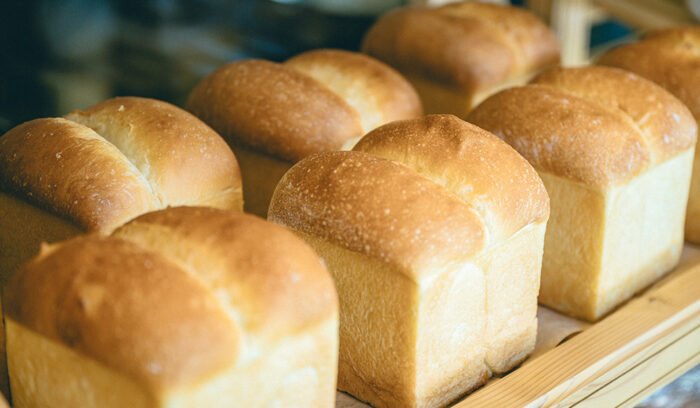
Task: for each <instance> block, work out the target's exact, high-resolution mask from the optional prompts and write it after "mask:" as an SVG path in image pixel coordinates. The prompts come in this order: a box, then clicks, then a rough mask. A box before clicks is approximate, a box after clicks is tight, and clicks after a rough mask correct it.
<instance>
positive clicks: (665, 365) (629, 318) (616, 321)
mask: <svg viewBox="0 0 700 408" xmlns="http://www.w3.org/2000/svg"><path fill="white" fill-rule="evenodd" d="M699 362H700V249H698V248H696V247H693V246H691V245H686V247H685V248H684V250H683V257H682V261H681V263H680V265H679V266H678V267H677V268H676V269H675V270H674V271H673V272H672V273H670V274H669V275H667V276H666V277H665V278H663V279H662V280H661V281H659V282H658V283H656V284H655V285H653V286H652V287H650V288H649V289H647V290H646V291H645V292H643V293H641V294H639V295H638V296H636V297H635V298H633V299H631V300H629V301H628V302H626V303H625V304H624V305H623V306H622V307H620V308H619V309H617V310H616V311H614V312H613V313H612V314H610V315H609V316H607V317H606V318H604V319H603V320H601V321H599V322H597V323H596V324H594V325H591V326H590V327H588V328H586V329H585V330H583V331H582V332H581V333H579V334H577V335H575V336H574V337H573V338H571V339H569V340H567V341H566V342H564V343H563V344H561V345H559V346H556V347H554V348H553V349H551V350H549V351H546V352H544V353H543V354H540V355H538V356H536V357H533V358H530V359H529V360H527V361H526V362H525V363H523V364H522V365H521V366H520V367H518V368H516V369H514V370H513V371H512V372H510V373H508V374H507V375H505V376H503V377H500V378H495V379H492V380H491V381H489V382H488V383H487V384H486V385H485V386H483V387H482V388H480V389H478V390H476V391H475V392H473V393H471V394H470V395H468V396H466V397H465V398H463V399H462V400H461V401H459V402H457V403H455V404H453V405H452V407H453V408H471V407H498V408H515V407H538V408H539V407H577V408H583V407H618V406H620V407H627V406H634V405H635V404H636V403H638V402H639V401H641V400H642V399H644V398H646V397H647V396H649V395H651V394H652V393H653V392H654V391H656V390H657V389H659V388H661V387H662V386H664V385H666V384H667V383H669V382H671V381H672V380H673V379H674V378H676V377H678V376H679V375H681V374H682V373H683V372H685V371H687V370H689V369H691V368H692V367H693V366H694V365H696V364H698V363H699ZM348 399H349V398H348ZM340 400H341V399H339V401H340ZM356 403H357V402H356ZM341 406H351V405H346V404H341V403H339V404H338V407H341ZM352 406H355V405H354V404H353V405H352Z"/></svg>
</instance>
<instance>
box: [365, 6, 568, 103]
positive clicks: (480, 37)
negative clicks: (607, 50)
mask: <svg viewBox="0 0 700 408" xmlns="http://www.w3.org/2000/svg"><path fill="white" fill-rule="evenodd" d="M362 49H363V51H364V52H366V53H368V54H369V55H372V56H374V57H376V58H378V59H380V60H382V61H385V62H387V63H388V64H389V65H392V66H394V67H396V68H397V69H398V70H399V71H401V72H403V73H406V74H413V75H422V76H426V77H429V78H431V79H433V80H435V81H438V82H441V83H445V84H447V85H452V86H456V87H460V88H463V89H466V90H470V91H471V92H472V93H476V92H479V91H481V90H484V89H488V88H491V87H493V86H496V85H497V84H499V83H501V82H503V81H506V80H507V79H509V78H513V77H517V76H520V75H523V74H524V73H526V72H528V71H533V70H538V69H541V68H543V67H546V66H551V65H554V64H556V63H557V62H558V61H559V46H558V44H557V41H556V38H555V37H554V35H553V34H552V32H551V31H550V30H549V29H548V28H547V26H546V25H545V24H544V23H542V22H541V21H539V20H538V19H537V18H536V17H534V16H533V15H532V14H530V13H528V12H526V11H524V10H521V9H518V8H516V7H510V6H499V5H493V4H484V3H480V2H465V3H459V4H450V5H447V6H443V7H440V8H436V9H429V8H412V7H409V8H402V9H398V10H396V11H392V12H390V13H388V14H386V15H384V16H383V17H382V18H380V19H379V21H378V22H377V23H376V24H375V25H374V26H373V27H372V28H371V29H370V31H369V32H368V33H367V35H366V37H365V40H364V43H363V45H362Z"/></svg>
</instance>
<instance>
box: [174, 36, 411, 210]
mask: <svg viewBox="0 0 700 408" xmlns="http://www.w3.org/2000/svg"><path fill="white" fill-rule="evenodd" d="M187 109H188V110H190V111H191V112H193V113H194V114H195V115H197V116H199V117H200V118H201V119H202V120H204V121H205V122H207V123H208V124H209V125H211V126H212V127H213V128H214V129H215V130H217V131H218V132H219V133H220V134H221V135H222V136H223V137H224V138H225V139H226V141H227V142H228V143H229V144H230V145H231V146H232V148H233V149H234V150H239V149H240V150H244V151H246V152H250V153H251V154H250V155H248V158H250V159H251V160H247V161H246V162H245V163H242V164H241V169H242V172H243V177H244V179H246V180H248V182H249V183H250V182H253V181H254V180H257V179H259V178H261V177H262V178H265V179H267V180H270V184H272V188H274V185H275V184H276V183H277V181H279V178H277V179H276V180H273V179H272V174H271V173H270V174H264V175H260V174H246V173H257V172H259V171H260V169H261V168H264V166H266V165H268V164H270V163H273V167H274V168H282V167H285V166H286V167H290V166H291V165H292V164H293V163H295V162H297V161H299V160H301V159H302V158H304V157H306V156H308V155H310V154H313V153H318V152H323V151H333V150H343V149H350V148H352V146H353V145H354V144H355V143H356V142H357V141H358V140H359V139H360V138H361V137H362V136H363V135H364V134H365V133H366V132H367V131H369V130H372V129H373V128H375V127H376V126H379V125H381V124H384V123H386V122H389V121H393V120H398V119H406V118H412V117H418V116H420V115H422V113H423V109H422V106H421V104H420V100H419V98H418V96H417V94H416V92H415V90H413V88H412V86H411V85H410V83H409V82H408V81H406V79H404V78H403V77H402V76H401V75H400V74H399V73H398V72H396V71H395V70H394V69H392V68H390V67H389V66H387V65H386V64H384V63H382V62H380V61H377V60H375V59H374V58H371V57H368V56H366V55H363V54H359V53H354V52H349V51H341V50H329V49H326V50H315V51H309V52H306V53H303V54H300V55H297V56H295V57H293V58H291V59H290V60H288V61H286V62H284V63H281V64H279V63H274V62H270V61H264V60H244V61H238V62H234V63H231V64H228V65H225V66H223V67H220V68H219V69H217V70H215V71H214V72H213V73H211V74H210V75H208V76H207V77H205V78H204V79H203V80H202V81H201V82H200V83H199V84H198V85H197V87H196V88H195V89H194V90H193V91H192V93H191V94H190V97H189V100H188V102H187ZM273 173H275V174H276V173H277V172H273ZM280 176H281V174H280ZM244 184H245V183H244ZM244 188H245V189H246V191H248V192H251V191H260V193H254V194H256V197H255V198H254V199H253V201H251V202H247V204H246V206H245V210H246V211H247V212H251V213H253V214H256V215H260V216H263V217H264V216H266V214H267V207H268V204H269V196H270V195H271V194H272V189H268V188H267V187H266V185H262V186H258V185H251V186H244ZM268 191H269V192H268Z"/></svg>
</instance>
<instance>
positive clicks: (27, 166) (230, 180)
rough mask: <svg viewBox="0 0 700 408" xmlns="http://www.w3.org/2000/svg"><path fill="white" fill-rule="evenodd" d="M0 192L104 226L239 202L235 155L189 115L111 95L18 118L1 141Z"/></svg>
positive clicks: (86, 224) (91, 227) (92, 226)
mask: <svg viewBox="0 0 700 408" xmlns="http://www.w3.org/2000/svg"><path fill="white" fill-rule="evenodd" d="M0 189H2V190H3V191H8V192H10V193H11V194H13V195H16V196H17V197H18V198H20V199H22V200H27V201H29V202H32V203H33V204H35V205H37V206H39V207H40V208H42V209H45V210H48V211H50V212H52V213H54V214H56V215H58V216H60V217H64V218H67V219H68V220H70V221H71V222H73V223H74V224H75V225H77V226H78V227H80V228H82V229H84V230H86V231H99V232H108V231H111V230H112V229H113V228H115V227H117V226H118V225H121V224H123V223H124V222H126V221H128V220H130V219H132V218H134V217H135V216H137V215H139V214H143V213H144V212H147V211H152V210H155V209H158V208H163V207H166V206H168V205H183V204H201V205H205V204H206V205H211V206H215V207H221V208H228V209H240V208H242V196H241V176H240V170H239V169H238V163H237V162H236V158H235V157H234V156H233V152H232V151H231V149H230V148H229V147H228V146H227V145H226V143H225V142H224V141H223V140H222V139H221V138H220V137H219V136H218V135H217V134H216V132H214V131H213V130H212V129H211V128H209V127H208V126H207V125H205V124H204V123H203V122H201V121H200V120H199V119H197V118H196V117H194V116H193V115H191V114H190V113H188V112H185V111H183V110H182V109H180V108H177V107H175V106H173V105H170V104H167V103H165V102H160V101H156V100H153V99H145V98H114V99H109V100H106V101H104V102H101V103H98V104H97V105H95V106H93V107H90V108H88V109H87V110H85V111H84V112H80V111H76V112H73V113H71V114H70V115H67V119H62V118H45V119H36V120H33V121H30V122H26V123H23V124H21V125H19V126H17V127H15V128H13V129H11V130H10V131H9V132H7V133H6V134H5V135H3V136H2V137H1V138H0Z"/></svg>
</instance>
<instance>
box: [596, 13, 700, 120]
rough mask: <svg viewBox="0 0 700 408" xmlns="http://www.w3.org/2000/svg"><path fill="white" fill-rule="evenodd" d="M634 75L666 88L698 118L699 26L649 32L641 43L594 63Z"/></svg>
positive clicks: (627, 46)
mask: <svg viewBox="0 0 700 408" xmlns="http://www.w3.org/2000/svg"><path fill="white" fill-rule="evenodd" d="M598 63H599V64H603V65H611V66H615V67H618V68H623V69H626V70H628V71H631V72H634V73H636V74H638V75H641V76H643V77H645V78H647V79H650V80H652V81H654V82H656V83H657V84H659V85H661V86H663V87H664V88H666V89H667V90H668V91H669V92H671V93H672V94H673V95H675V96H676V97H677V98H678V99H680V100H681V101H682V102H683V103H685V104H686V105H687V106H688V108H690V110H691V111H692V112H693V115H694V116H695V118H696V119H700V75H698V72H700V27H699V26H690V27H676V28H671V29H665V30H659V31H656V32H651V33H650V34H649V35H648V36H647V37H645V38H644V39H643V40H642V41H640V42H638V43H634V44H628V45H623V46H620V47H617V48H614V49H613V50H611V51H609V52H607V53H606V54H605V55H603V56H602V57H601V58H600V60H599V61H598Z"/></svg>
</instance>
